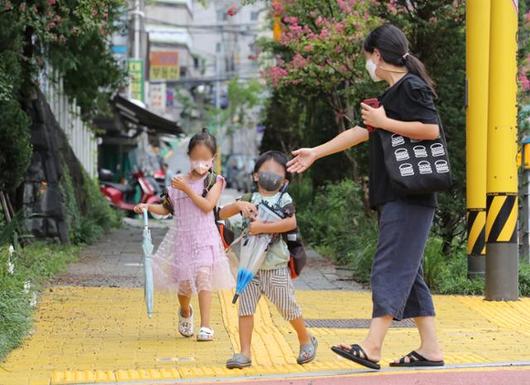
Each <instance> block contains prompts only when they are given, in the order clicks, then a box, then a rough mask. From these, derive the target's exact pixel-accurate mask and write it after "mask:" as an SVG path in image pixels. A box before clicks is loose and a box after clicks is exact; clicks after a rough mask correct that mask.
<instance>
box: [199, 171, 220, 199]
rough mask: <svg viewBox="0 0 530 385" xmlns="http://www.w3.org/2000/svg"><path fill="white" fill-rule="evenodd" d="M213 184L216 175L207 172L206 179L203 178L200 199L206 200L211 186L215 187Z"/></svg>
mask: <svg viewBox="0 0 530 385" xmlns="http://www.w3.org/2000/svg"><path fill="white" fill-rule="evenodd" d="M215 183H217V174H216V173H215V172H214V171H212V170H209V171H208V175H206V178H204V189H203V190H202V197H203V198H206V195H208V193H209V192H210V190H211V189H212V187H213V186H215Z"/></svg>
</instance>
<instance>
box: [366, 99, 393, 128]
mask: <svg viewBox="0 0 530 385" xmlns="http://www.w3.org/2000/svg"><path fill="white" fill-rule="evenodd" d="M361 108H362V110H361V116H362V118H363V122H364V124H365V125H367V126H371V127H375V128H382V129H384V128H385V127H386V122H387V120H388V118H387V116H386V112H385V107H383V106H381V107H379V108H373V107H370V106H369V105H368V104H364V103H361Z"/></svg>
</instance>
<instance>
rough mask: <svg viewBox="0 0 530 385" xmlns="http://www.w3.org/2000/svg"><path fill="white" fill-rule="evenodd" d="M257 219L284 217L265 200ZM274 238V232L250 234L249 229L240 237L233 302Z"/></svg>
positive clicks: (270, 219)
mask: <svg viewBox="0 0 530 385" xmlns="http://www.w3.org/2000/svg"><path fill="white" fill-rule="evenodd" d="M257 219H258V220H260V221H262V222H277V221H279V220H281V219H282V217H281V216H280V215H278V214H277V213H276V212H275V211H274V210H272V208H270V207H269V206H268V205H267V203H266V202H264V201H263V202H261V203H259V204H258V216H257ZM272 238H273V235H272V234H258V235H250V234H248V230H247V231H245V232H244V233H243V235H242V236H241V237H240V239H238V241H239V242H241V248H240V253H239V268H238V271H237V279H236V293H235V294H234V298H233V299H232V303H236V301H237V299H238V298H239V296H240V295H241V293H243V291H244V290H245V289H246V287H247V286H248V284H249V283H250V281H252V279H253V278H254V276H255V275H256V272H257V271H258V270H259V268H260V267H261V265H262V264H263V261H264V260H265V256H266V255H267V251H268V249H269V246H270V244H271V241H272Z"/></svg>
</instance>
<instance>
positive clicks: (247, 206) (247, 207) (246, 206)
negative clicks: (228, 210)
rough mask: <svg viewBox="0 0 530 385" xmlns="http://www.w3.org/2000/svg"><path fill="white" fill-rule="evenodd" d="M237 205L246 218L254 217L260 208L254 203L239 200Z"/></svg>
mask: <svg viewBox="0 0 530 385" xmlns="http://www.w3.org/2000/svg"><path fill="white" fill-rule="evenodd" d="M237 207H238V209H239V211H240V212H241V214H242V215H243V216H244V217H245V218H249V219H254V218H256V216H257V215H258V209H257V207H256V205H255V204H253V203H250V202H242V201H239V202H237Z"/></svg>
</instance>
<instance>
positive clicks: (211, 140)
mask: <svg viewBox="0 0 530 385" xmlns="http://www.w3.org/2000/svg"><path fill="white" fill-rule="evenodd" d="M216 150H217V144H216V140H215V137H214V136H212V135H210V134H209V133H208V132H207V131H206V130H204V131H203V132H201V133H200V134H196V135H194V136H193V137H192V138H191V140H190V143H189V145H188V156H189V157H190V163H191V171H190V172H189V173H188V174H187V175H177V176H175V177H174V178H173V179H172V182H171V186H170V187H168V199H167V200H166V201H165V203H164V204H158V205H153V204H140V205H138V206H136V207H135V211H136V212H137V213H141V212H142V210H143V209H144V208H145V209H147V210H148V211H150V212H152V213H156V214H162V215H167V214H169V213H170V212H172V213H173V218H174V219H173V223H172V224H171V226H170V228H169V230H168V232H167V234H166V236H165V237H164V240H163V241H162V243H161V244H160V246H159V248H158V250H157V251H156V253H155V254H154V255H153V271H154V279H155V287H156V288H157V289H166V290H167V289H169V290H176V292H177V295H178V300H179V304H180V308H179V333H180V334H182V335H183V336H184V337H191V336H193V334H194V331H193V327H194V322H193V317H194V312H193V308H192V306H191V305H190V301H191V296H192V295H193V294H195V293H197V294H198V296H199V308H200V315H201V328H200V331H199V333H198V334H197V340H198V341H212V340H213V338H214V331H213V330H212V328H211V327H210V304H211V300H212V291H214V290H217V289H228V288H233V287H234V278H233V276H232V273H231V271H230V265H229V260H228V257H227V256H226V254H225V252H224V248H223V245H222V241H221V237H220V235H219V232H218V230H217V226H216V224H215V219H214V213H213V210H214V208H215V207H216V206H217V202H218V201H219V198H220V196H221V193H222V191H223V189H224V186H225V181H224V178H223V177H222V176H215V174H213V172H212V171H211V169H212V165H213V160H214V158H215V155H216ZM210 179H211V180H210Z"/></svg>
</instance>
